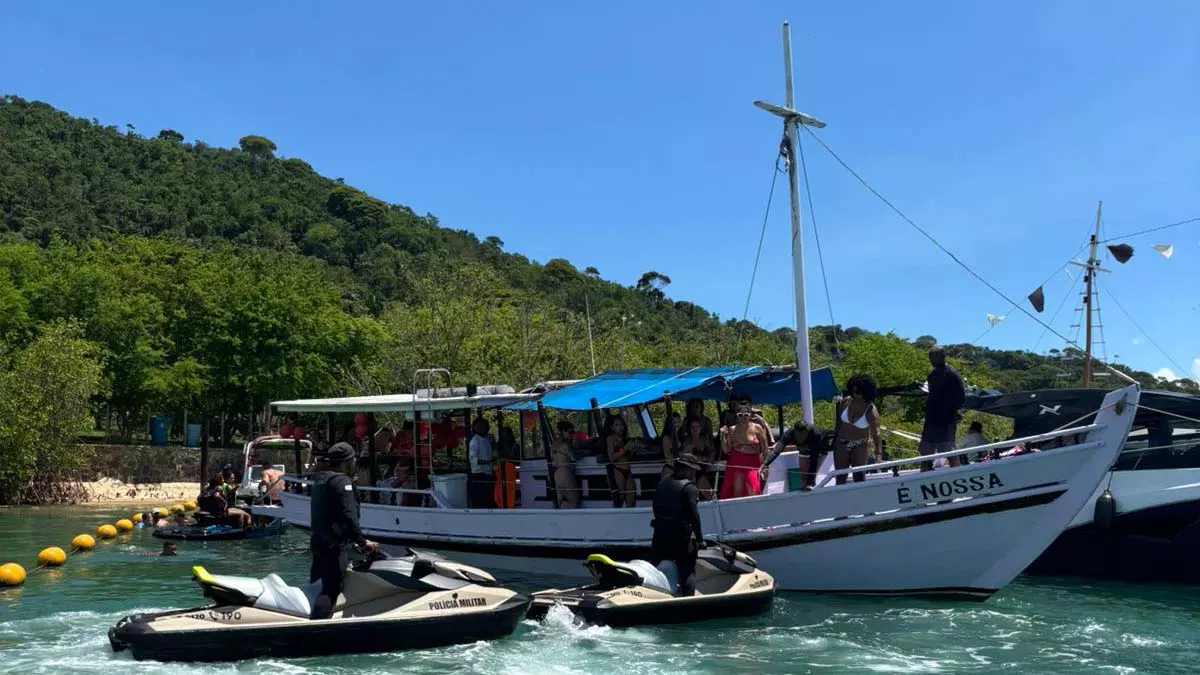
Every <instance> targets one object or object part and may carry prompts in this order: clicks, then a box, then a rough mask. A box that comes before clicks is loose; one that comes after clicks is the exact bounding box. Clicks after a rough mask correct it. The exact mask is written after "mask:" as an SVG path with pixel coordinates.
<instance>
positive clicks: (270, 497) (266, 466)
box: [259, 462, 283, 504]
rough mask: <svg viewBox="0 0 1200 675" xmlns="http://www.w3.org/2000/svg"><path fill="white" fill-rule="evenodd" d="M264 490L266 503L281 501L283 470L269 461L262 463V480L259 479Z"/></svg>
mask: <svg viewBox="0 0 1200 675" xmlns="http://www.w3.org/2000/svg"><path fill="white" fill-rule="evenodd" d="M259 485H261V486H262V489H263V491H264V492H266V501H267V503H268V504H279V503H282V501H283V499H282V495H283V472H282V471H280V470H279V469H276V468H275V465H273V464H271V463H270V462H263V463H262V480H260V481H259Z"/></svg>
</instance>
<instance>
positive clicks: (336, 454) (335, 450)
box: [325, 441, 357, 462]
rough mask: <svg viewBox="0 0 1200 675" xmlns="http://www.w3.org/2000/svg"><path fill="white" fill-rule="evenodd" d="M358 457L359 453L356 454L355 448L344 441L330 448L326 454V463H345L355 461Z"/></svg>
mask: <svg viewBox="0 0 1200 675" xmlns="http://www.w3.org/2000/svg"><path fill="white" fill-rule="evenodd" d="M356 455H357V453H355V452H354V448H352V447H351V446H350V444H349V443H346V442H345V441H342V442H341V443H334V444H333V445H332V446H330V448H329V450H328V451H327V452H326V453H325V461H327V462H344V461H346V460H348V459H354V458H355V456H356Z"/></svg>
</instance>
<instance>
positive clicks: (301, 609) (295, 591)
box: [254, 573, 321, 618]
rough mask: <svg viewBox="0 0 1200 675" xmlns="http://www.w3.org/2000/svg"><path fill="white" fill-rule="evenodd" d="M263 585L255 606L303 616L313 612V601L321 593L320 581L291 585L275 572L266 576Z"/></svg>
mask: <svg viewBox="0 0 1200 675" xmlns="http://www.w3.org/2000/svg"><path fill="white" fill-rule="evenodd" d="M262 585H263V594H262V595H260V596H259V598H258V600H256V601H255V602H254V606H255V607H257V608H259V609H267V610H272V611H277V612H282V613H284V614H291V615H292V616H299V617H303V618H308V617H309V616H310V615H311V614H312V606H313V603H314V602H316V601H317V596H318V595H320V594H321V582H320V581H314V582H313V583H311V584H308V585H307V586H290V585H288V583H287V582H286V581H284V580H283V579H282V578H281V577H280V576H279V575H278V574H275V573H271V574H268V575H267V576H266V577H264V578H263V580H262Z"/></svg>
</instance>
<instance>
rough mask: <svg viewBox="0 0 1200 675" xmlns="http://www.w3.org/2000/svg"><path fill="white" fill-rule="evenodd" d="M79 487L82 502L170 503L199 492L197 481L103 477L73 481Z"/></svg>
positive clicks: (183, 499)
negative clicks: (138, 480) (167, 481)
mask: <svg viewBox="0 0 1200 675" xmlns="http://www.w3.org/2000/svg"><path fill="white" fill-rule="evenodd" d="M76 485H77V486H78V487H79V488H80V489H81V494H82V499H81V500H80V502H78V503H81V504H122V503H125V504H153V505H155V506H170V505H171V504H174V503H178V502H184V501H187V500H189V499H195V498H196V496H197V495H198V494H199V493H200V485H199V484H198V483H196V482H194V481H193V482H186V483H123V482H121V481H119V480H116V479H115V478H103V479H100V480H97V481H87V482H81V483H77V484H76Z"/></svg>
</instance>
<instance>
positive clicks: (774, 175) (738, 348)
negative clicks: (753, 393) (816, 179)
mask: <svg viewBox="0 0 1200 675" xmlns="http://www.w3.org/2000/svg"><path fill="white" fill-rule="evenodd" d="M779 160H780V155H779V154H776V155H775V167H774V168H773V169H771V191H770V192H768V193H767V208H766V211H765V212H764V213H763V222H762V229H761V230H760V231H759V233H758V250H757V251H755V253H754V269H753V270H752V271H751V272H750V288H749V290H747V291H746V307H745V308H744V309H743V310H742V323H741V325H740V326H738V336H737V345H735V347H734V361H738V360H740V359H741V358H742V335H743V334H744V333H745V332H746V317H747V316H749V315H750V298H751V297H753V296H754V279H755V278H756V277H757V276H758V261H759V259H760V258H762V247H763V239H765V238H766V236H767V220H768V219H769V218H770V217H771V203H772V202H773V201H774V200H775V183H776V182H778V180H779V174H780V173H781V172H780V171H779Z"/></svg>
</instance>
